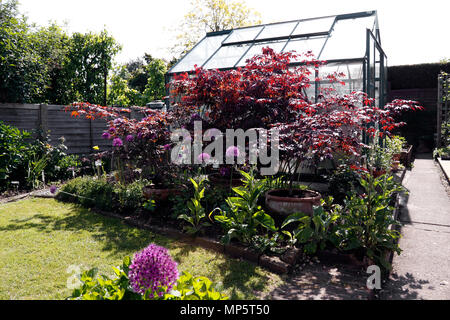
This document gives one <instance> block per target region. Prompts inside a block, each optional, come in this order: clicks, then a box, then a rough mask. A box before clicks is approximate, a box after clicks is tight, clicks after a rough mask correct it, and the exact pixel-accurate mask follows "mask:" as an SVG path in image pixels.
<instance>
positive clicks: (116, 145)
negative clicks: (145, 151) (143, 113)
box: [113, 138, 123, 147]
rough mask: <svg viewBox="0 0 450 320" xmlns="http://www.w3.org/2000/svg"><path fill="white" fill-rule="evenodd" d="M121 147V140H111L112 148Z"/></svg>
mask: <svg viewBox="0 0 450 320" xmlns="http://www.w3.org/2000/svg"><path fill="white" fill-rule="evenodd" d="M122 145H123V142H122V139H120V138H114V140H113V146H114V147H121V146H122Z"/></svg>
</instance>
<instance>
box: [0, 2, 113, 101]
mask: <svg viewBox="0 0 450 320" xmlns="http://www.w3.org/2000/svg"><path fill="white" fill-rule="evenodd" d="M119 49H120V47H119V46H118V45H117V43H116V41H115V40H114V39H113V38H112V37H110V36H109V35H108V34H107V32H106V31H102V32H100V33H98V34H94V33H86V34H80V33H75V34H73V35H68V34H67V33H66V32H65V31H64V30H63V29H62V28H61V27H59V26H58V25H56V24H51V25H49V26H48V27H36V26H34V25H30V24H29V23H28V22H27V19H26V18H25V17H23V16H22V15H21V14H20V13H19V11H18V3H17V1H15V0H6V1H2V2H0V102H9V103H49V104H69V103H72V102H74V101H89V102H91V103H96V104H103V103H104V102H105V101H104V99H105V96H104V94H105V79H106V77H107V75H108V71H109V70H110V68H111V62H112V58H113V57H114V55H115V54H116V53H117V52H118V51H119Z"/></svg>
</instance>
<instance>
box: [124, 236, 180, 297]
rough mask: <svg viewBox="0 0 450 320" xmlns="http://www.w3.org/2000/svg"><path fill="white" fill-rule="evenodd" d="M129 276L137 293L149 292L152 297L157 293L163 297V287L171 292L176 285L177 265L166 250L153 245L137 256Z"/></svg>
mask: <svg viewBox="0 0 450 320" xmlns="http://www.w3.org/2000/svg"><path fill="white" fill-rule="evenodd" d="M128 276H129V279H130V285H131V287H132V288H133V290H134V291H135V292H137V293H141V294H145V293H146V292H147V290H149V291H150V295H151V296H153V295H154V294H155V293H157V294H158V295H159V296H160V297H161V296H163V295H164V292H161V291H160V288H161V287H166V288H167V290H168V291H170V290H171V289H172V287H173V286H174V285H175V284H176V281H177V279H178V269H177V263H176V262H175V261H174V260H173V259H172V257H171V256H170V254H169V252H168V250H167V249H166V248H163V247H160V246H157V245H155V244H151V245H149V246H148V247H147V248H145V249H143V250H142V251H140V252H138V253H136V254H135V256H134V258H133V262H132V263H131V265H130V271H129V274H128Z"/></svg>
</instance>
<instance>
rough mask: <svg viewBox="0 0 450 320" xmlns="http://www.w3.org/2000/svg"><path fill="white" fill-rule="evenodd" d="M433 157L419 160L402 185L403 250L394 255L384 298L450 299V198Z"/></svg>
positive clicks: (400, 242)
mask: <svg viewBox="0 0 450 320" xmlns="http://www.w3.org/2000/svg"><path fill="white" fill-rule="evenodd" d="M439 170H440V169H439V168H438V167H437V165H436V164H435V163H434V161H433V160H432V157H431V154H421V155H418V156H417V157H416V160H415V161H414V167H413V169H412V170H411V171H408V172H407V173H406V176H405V178H404V180H403V185H404V186H405V187H406V188H407V189H408V191H409V195H406V196H404V197H403V198H402V199H401V200H402V201H401V203H400V205H401V211H400V216H399V219H400V222H401V223H402V227H401V233H402V238H401V239H400V241H399V245H400V248H401V249H402V250H403V252H402V253H401V255H399V256H397V255H396V256H394V260H393V272H392V274H391V277H390V279H389V281H388V282H387V283H386V288H385V289H384V290H383V291H382V293H381V298H382V299H446V300H447V299H450V199H449V197H448V195H447V193H446V190H445V188H444V185H443V184H442V182H441V179H440V173H439Z"/></svg>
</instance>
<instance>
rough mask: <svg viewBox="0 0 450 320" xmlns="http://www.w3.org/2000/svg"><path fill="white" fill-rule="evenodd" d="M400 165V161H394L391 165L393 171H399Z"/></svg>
mask: <svg viewBox="0 0 450 320" xmlns="http://www.w3.org/2000/svg"><path fill="white" fill-rule="evenodd" d="M399 165H400V161H399V160H393V161H392V164H391V169H392V171H398V166H399Z"/></svg>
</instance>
